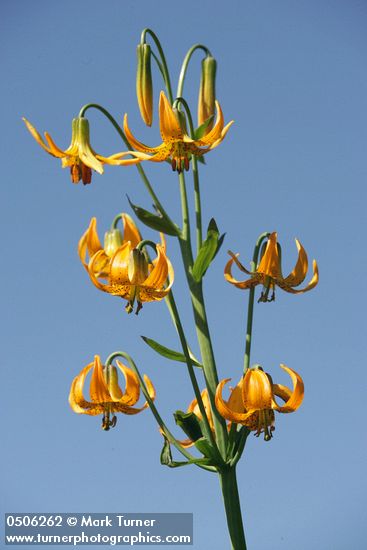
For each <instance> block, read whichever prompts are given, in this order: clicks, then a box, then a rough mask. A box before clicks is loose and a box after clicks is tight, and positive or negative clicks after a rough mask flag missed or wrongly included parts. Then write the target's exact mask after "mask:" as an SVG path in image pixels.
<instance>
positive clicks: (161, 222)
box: [127, 197, 180, 236]
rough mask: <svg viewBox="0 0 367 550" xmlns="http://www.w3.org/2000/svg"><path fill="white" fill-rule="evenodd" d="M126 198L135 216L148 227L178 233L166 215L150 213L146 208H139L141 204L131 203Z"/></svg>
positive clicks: (172, 233)
mask: <svg viewBox="0 0 367 550" xmlns="http://www.w3.org/2000/svg"><path fill="white" fill-rule="evenodd" d="M127 199H128V201H129V203H130V206H131V208H132V209H133V210H134V212H135V215H136V217H137V218H138V219H139V220H140V221H141V222H142V223H144V224H145V225H147V226H148V227H151V228H152V229H155V230H156V231H160V232H161V233H165V234H166V235H172V236H177V235H179V232H180V230H179V229H178V227H177V226H176V225H175V224H174V223H173V222H172V220H170V219H169V218H168V217H167V216H164V215H162V214H161V215H159V216H157V215H156V214H152V213H151V212H149V211H148V210H145V209H144V208H141V206H137V205H136V204H133V203H132V202H131V200H130V199H129V197H128V198H127Z"/></svg>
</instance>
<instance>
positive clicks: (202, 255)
mask: <svg viewBox="0 0 367 550" xmlns="http://www.w3.org/2000/svg"><path fill="white" fill-rule="evenodd" d="M223 240H224V235H222V236H221V237H220V238H219V231H218V227H217V224H216V222H215V220H214V218H212V219H211V220H210V222H209V225H208V231H207V237H206V239H205V241H204V242H203V244H202V245H201V248H200V250H199V253H198V255H197V258H196V260H195V263H194V266H193V268H192V275H193V277H194V279H195V281H196V282H197V283H198V282H200V281H201V279H202V278H203V276H204V275H205V273H206V270H207V269H208V267H209V266H210V264H211V262H212V261H213V259H214V258H215V256H216V254H217V252H218V251H219V249H220V247H221V246H222V243H223Z"/></svg>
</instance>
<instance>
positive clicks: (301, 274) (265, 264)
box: [224, 232, 319, 302]
mask: <svg viewBox="0 0 367 550" xmlns="http://www.w3.org/2000/svg"><path fill="white" fill-rule="evenodd" d="M296 245H297V249H298V259H297V262H296V265H295V267H294V269H293V271H292V272H291V273H290V274H289V275H288V276H287V277H283V274H282V266H281V256H280V247H279V245H278V243H277V233H276V232H274V233H271V235H270V236H269V238H268V241H267V243H266V246H265V251H264V254H263V256H262V258H261V261H260V263H259V265H258V267H257V269H256V270H255V272H251V271H248V270H247V269H246V268H245V267H244V266H243V265H242V264H241V263H240V262H239V260H238V258H237V256H238V254H233V252H231V251H229V255H230V256H231V259H230V260H229V261H228V262H227V264H226V266H225V269H224V277H225V279H226V280H227V281H228V282H229V283H231V284H233V285H234V286H236V287H237V288H241V289H248V288H252V287H254V286H256V285H259V284H262V285H263V287H264V288H263V291H262V293H261V296H260V298H259V302H271V301H273V300H274V299H275V286H279V287H280V288H281V289H283V290H285V291H286V292H290V293H291V294H300V293H302V292H307V291H308V290H311V289H312V288H314V287H315V286H316V285H317V283H318V281H319V271H318V267H317V263H316V261H315V260H313V263H312V267H313V276H312V279H311V280H310V282H309V283H308V285H307V286H306V287H304V288H300V289H297V288H295V287H298V286H299V285H300V284H301V283H303V281H304V280H305V278H306V275H307V271H308V258H307V254H306V251H305V249H304V248H303V246H302V245H301V243H300V242H299V241H298V240H297V239H296ZM234 263H235V264H236V265H237V267H238V268H239V269H240V270H241V271H243V272H245V273H247V274H248V275H251V277H250V278H249V279H246V280H245V281H237V280H236V279H235V278H234V277H233V276H232V266H233V264H234ZM270 291H271V295H270V298H269V294H270Z"/></svg>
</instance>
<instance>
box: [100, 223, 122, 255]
mask: <svg viewBox="0 0 367 550" xmlns="http://www.w3.org/2000/svg"><path fill="white" fill-rule="evenodd" d="M122 242H123V239H122V233H121V231H120V230H119V229H111V230H110V231H107V232H106V233H105V235H104V247H103V248H104V251H105V252H106V254H107V256H109V257H110V258H111V257H112V256H113V255H114V253H115V252H116V250H117V249H118V248H120V246H121V245H122Z"/></svg>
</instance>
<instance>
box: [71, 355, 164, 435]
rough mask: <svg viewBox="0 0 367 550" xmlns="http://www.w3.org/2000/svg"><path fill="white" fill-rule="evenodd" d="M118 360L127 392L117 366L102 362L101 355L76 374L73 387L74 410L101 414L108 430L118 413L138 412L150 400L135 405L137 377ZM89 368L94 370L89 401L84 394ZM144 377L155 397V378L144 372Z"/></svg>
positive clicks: (148, 388) (137, 396)
mask: <svg viewBox="0 0 367 550" xmlns="http://www.w3.org/2000/svg"><path fill="white" fill-rule="evenodd" d="M116 364H117V366H118V369H119V370H120V371H121V372H122V374H123V376H124V378H125V385H126V386H125V391H124V392H123V391H122V390H121V388H120V386H119V383H118V371H117V368H116V367H115V366H113V365H110V366H109V367H107V368H106V367H104V366H102V363H101V359H100V357H99V355H95V357H94V361H93V362H92V363H89V365H87V366H86V367H84V369H83V370H82V371H81V372H80V373H79V374H78V376H76V377H75V378H74V380H73V382H72V384H71V389H70V395H69V403H70V406H71V408H72V409H73V411H74V412H76V413H78V414H88V415H90V416H96V415H98V414H102V415H103V419H102V428H103V429H104V430H109V429H110V428H113V427H114V426H115V425H116V421H117V418H116V416H115V413H124V414H138V413H139V412H141V411H143V410H144V409H146V408H147V407H148V406H149V405H148V403H147V402H145V403H144V405H143V406H142V407H140V408H135V407H134V406H133V405H135V404H136V403H137V401H138V400H139V397H140V386H139V380H138V377H137V376H136V374H135V372H134V371H133V370H131V369H129V368H128V367H126V366H125V365H123V364H122V363H120V361H118V360H116ZM92 369H93V370H92ZM90 370H92V377H91V380H90V390H89V392H90V401H87V400H86V399H85V398H84V395H83V388H84V384H85V379H86V377H87V374H88V373H89V371H90ZM144 381H145V384H146V387H147V390H148V393H149V396H150V397H151V398H152V399H154V398H155V389H154V386H153V384H152V382H151V381H150V379H149V378H148V376H146V375H144Z"/></svg>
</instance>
